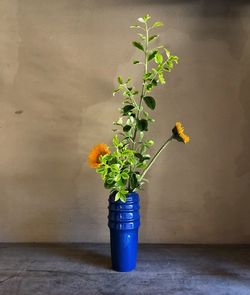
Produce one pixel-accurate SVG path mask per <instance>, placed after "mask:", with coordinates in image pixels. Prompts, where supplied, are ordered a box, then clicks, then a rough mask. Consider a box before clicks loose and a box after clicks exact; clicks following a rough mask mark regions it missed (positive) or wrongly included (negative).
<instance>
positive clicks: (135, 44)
mask: <svg viewBox="0 0 250 295" xmlns="http://www.w3.org/2000/svg"><path fill="white" fill-rule="evenodd" d="M132 44H133V45H134V46H135V47H136V48H138V49H140V50H142V51H144V47H143V45H142V44H141V43H140V42H138V41H133V42H132Z"/></svg>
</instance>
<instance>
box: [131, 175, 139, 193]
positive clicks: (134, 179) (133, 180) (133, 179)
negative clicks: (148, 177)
mask: <svg viewBox="0 0 250 295" xmlns="http://www.w3.org/2000/svg"><path fill="white" fill-rule="evenodd" d="M130 184H131V188H132V189H133V190H134V189H135V188H137V187H138V185H139V183H138V180H137V176H136V173H132V174H131V178H130Z"/></svg>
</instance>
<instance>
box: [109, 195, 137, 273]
mask: <svg viewBox="0 0 250 295" xmlns="http://www.w3.org/2000/svg"><path fill="white" fill-rule="evenodd" d="M108 209H109V215H108V226H109V229H110V247H111V260H112V268H113V269H114V270H116V271H120V272H127V271H131V270H133V269H134V268H135V267H136V258H137V248H138V230H139V226H140V211H139V210H140V199H139V195H138V194H137V193H136V192H133V193H129V194H128V195H127V199H126V202H125V203H123V202H122V201H120V200H119V201H117V202H115V193H113V194H111V195H110V196H109V207H108Z"/></svg>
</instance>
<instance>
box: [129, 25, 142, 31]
mask: <svg viewBox="0 0 250 295" xmlns="http://www.w3.org/2000/svg"><path fill="white" fill-rule="evenodd" d="M130 29H142V30H144V29H143V28H142V27H141V26H138V25H133V26H130Z"/></svg>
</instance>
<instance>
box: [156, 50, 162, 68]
mask: <svg viewBox="0 0 250 295" xmlns="http://www.w3.org/2000/svg"><path fill="white" fill-rule="evenodd" d="M155 62H156V63H157V64H158V65H159V64H162V62H163V56H162V55H161V54H160V52H157V53H156V55H155Z"/></svg>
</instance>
